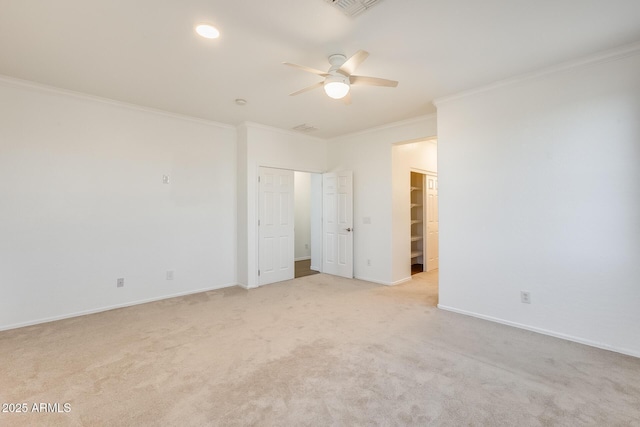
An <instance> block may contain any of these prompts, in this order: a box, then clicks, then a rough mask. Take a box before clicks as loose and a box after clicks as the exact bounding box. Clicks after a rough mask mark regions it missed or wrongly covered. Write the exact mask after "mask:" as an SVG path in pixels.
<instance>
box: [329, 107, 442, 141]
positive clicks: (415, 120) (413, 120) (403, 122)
mask: <svg viewBox="0 0 640 427" xmlns="http://www.w3.org/2000/svg"><path fill="white" fill-rule="evenodd" d="M435 118H437V114H436V113H431V114H426V115H423V116H418V117H414V118H411V119H407V120H400V121H398V122H392V123H387V124H384V125H380V126H376V127H372V128H369V129H363V130H359V131H355V132H351V133H345V134H343V135H338V136H334V137H333V138H327V141H333V140H337V139H341V138H350V137H353V136H358V135H364V134H367V133H372V132H379V131H381V130H385V129H391V128H395V127H400V126H406V125H412V124H414V123H420V122H422V121H426V120H429V119H435ZM434 138H437V136H436V135H431V136H425V137H423V138H416V139H415V141H414V140H411V141H404V142H407V143H409V142H418V141H424V140H427V139H434Z"/></svg>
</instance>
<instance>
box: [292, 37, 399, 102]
mask: <svg viewBox="0 0 640 427" xmlns="http://www.w3.org/2000/svg"><path fill="white" fill-rule="evenodd" d="M368 56H369V52H366V51H364V50H359V51H357V52H356V53H354V54H353V55H352V56H351V58H349V59H347V57H346V56H344V55H341V54H335V55H331V56H329V63H330V64H331V68H329V71H321V70H316V69H315V68H310V67H306V66H304V65H297V64H291V63H289V62H283V64H284V65H288V66H290V67H295V68H298V69H300V70H303V71H307V72H309V73H313V74H316V75H318V76H320V77H324V81H321V82H318V83H316V84H313V85H311V86H309V87H306V88H304V89H300V90H299V91H296V92H293V93H291V94H289V96H295V95H300V94H301V93H305V92H308V91H310V90H313V89H316V88H319V87H321V86H323V87H324V91H325V92H326V94H327V95H328V96H329V97H331V98H333V99H344V101H345V102H346V103H347V104H350V103H351V95H350V94H349V89H350V88H351V85H354V86H356V85H361V86H385V87H396V86H398V82H397V81H395V80H387V79H380V78H378V77H366V76H356V75H353V73H354V71H355V70H356V68H357V67H358V65H360V64H361V63H362V62H363V61H364V60H365V59H367V57H368Z"/></svg>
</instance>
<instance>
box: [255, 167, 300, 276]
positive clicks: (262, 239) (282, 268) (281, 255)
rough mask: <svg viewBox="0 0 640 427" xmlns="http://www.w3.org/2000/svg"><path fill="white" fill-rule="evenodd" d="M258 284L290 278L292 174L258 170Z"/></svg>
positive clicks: (291, 258) (291, 270) (291, 269)
mask: <svg viewBox="0 0 640 427" xmlns="http://www.w3.org/2000/svg"><path fill="white" fill-rule="evenodd" d="M259 176H260V177H259V180H260V182H259V192H258V199H259V210H258V229H259V231H258V236H259V270H258V283H259V284H260V285H266V284H268V283H273V282H280V281H283V280H289V279H293V276H294V259H293V251H294V227H293V225H294V216H293V171H290V170H284V169H272V168H260V175H259Z"/></svg>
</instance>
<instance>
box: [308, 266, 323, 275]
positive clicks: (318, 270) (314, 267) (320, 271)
mask: <svg viewBox="0 0 640 427" xmlns="http://www.w3.org/2000/svg"><path fill="white" fill-rule="evenodd" d="M309 270H313V271H317V272H318V273H322V270H321V269H320V268H318V267H316V266H315V265H312V266H310V267H309Z"/></svg>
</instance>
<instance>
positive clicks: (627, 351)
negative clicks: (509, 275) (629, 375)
mask: <svg viewBox="0 0 640 427" xmlns="http://www.w3.org/2000/svg"><path fill="white" fill-rule="evenodd" d="M438 308H439V309H441V310H445V311H450V312H452V313H458V314H463V315H465V316H471V317H476V318H478V319H483V320H488V321H490V322H495V323H501V324H503V325H507V326H513V327H514V328H519V329H525V330H527V331H531V332H537V333H539V334H542V335H548V336H551V337H555V338H561V339H564V340H567V341H573V342H576V343H578V344H584V345H588V346H590V347H596V348H600V349H603V350H609V351H613V352H616V353H621V354H626V355H627V356H634V357H640V352H638V351H634V350H630V349H627V348H619V347H615V346H611V345H609V344H604V343H601V342H597V341H591V340H587V339H584V338H579V337H574V336H573V335H567V334H563V333H560V332H554V331H549V330H547V329H542V328H536V327H535V326H528V325H524V324H522V323H517V322H511V321H509V320H504V319H500V318H497V317H491V316H485V315H484V314H479V313H474V312H472V311H467V310H461V309H458V308H454V307H448V306H446V305H442V304H438Z"/></svg>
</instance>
